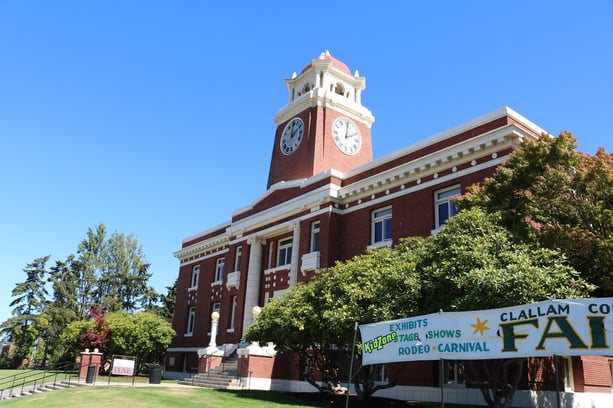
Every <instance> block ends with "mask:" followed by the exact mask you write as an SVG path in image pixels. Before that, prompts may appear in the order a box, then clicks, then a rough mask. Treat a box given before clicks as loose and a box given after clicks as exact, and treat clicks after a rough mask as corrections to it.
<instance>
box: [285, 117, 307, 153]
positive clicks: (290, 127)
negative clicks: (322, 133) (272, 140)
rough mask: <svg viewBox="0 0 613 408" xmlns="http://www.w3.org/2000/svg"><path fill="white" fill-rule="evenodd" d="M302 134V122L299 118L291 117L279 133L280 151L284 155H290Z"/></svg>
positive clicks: (300, 139) (298, 143) (300, 140)
mask: <svg viewBox="0 0 613 408" xmlns="http://www.w3.org/2000/svg"><path fill="white" fill-rule="evenodd" d="M302 136H304V123H303V122H302V119H300V118H294V119H292V120H291V121H290V122H289V123H288V124H287V126H286V127H285V129H284V130H283V134H282V135H281V144H280V148H281V152H282V153H283V154H285V155H290V154H292V153H294V152H295V151H296V149H297V148H298V146H300V142H302Z"/></svg>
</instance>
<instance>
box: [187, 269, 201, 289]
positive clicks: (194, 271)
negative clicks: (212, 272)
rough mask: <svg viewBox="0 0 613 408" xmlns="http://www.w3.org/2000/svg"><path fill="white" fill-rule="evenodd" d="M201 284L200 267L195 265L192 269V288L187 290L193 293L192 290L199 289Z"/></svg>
mask: <svg viewBox="0 0 613 408" xmlns="http://www.w3.org/2000/svg"><path fill="white" fill-rule="evenodd" d="M194 277H195V279H194ZM194 280H195V281H196V282H195V284H194ZM199 282H200V265H194V267H193V268H192V275H191V281H190V287H189V288H187V290H188V291H192V290H196V289H198V283H199Z"/></svg>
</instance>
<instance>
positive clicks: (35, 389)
mask: <svg viewBox="0 0 613 408" xmlns="http://www.w3.org/2000/svg"><path fill="white" fill-rule="evenodd" d="M79 385H82V384H77V383H74V382H70V383H69V382H67V381H60V382H56V383H48V384H40V385H36V386H33V385H27V386H25V387H21V386H19V387H15V388H13V389H12V390H11V389H10V388H9V389H6V390H3V392H2V397H1V398H0V400H4V399H10V398H18V397H23V396H26V395H32V394H38V393H42V392H50V391H56V390H63V389H65V388H72V387H77V386H79Z"/></svg>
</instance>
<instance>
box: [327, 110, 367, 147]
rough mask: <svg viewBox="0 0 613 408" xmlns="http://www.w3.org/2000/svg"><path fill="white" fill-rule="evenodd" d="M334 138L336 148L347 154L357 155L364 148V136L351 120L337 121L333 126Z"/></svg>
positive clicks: (342, 119)
mask: <svg viewBox="0 0 613 408" xmlns="http://www.w3.org/2000/svg"><path fill="white" fill-rule="evenodd" d="M332 138H333V139H334V143H336V147H338V148H339V150H340V151H341V152H343V153H345V154H356V153H357V152H359V151H360V148H361V147H362V135H361V134H360V131H359V129H358V127H357V126H356V125H355V124H354V123H353V122H352V121H350V120H349V119H346V118H340V119H336V120H335V121H334V123H333V124H332Z"/></svg>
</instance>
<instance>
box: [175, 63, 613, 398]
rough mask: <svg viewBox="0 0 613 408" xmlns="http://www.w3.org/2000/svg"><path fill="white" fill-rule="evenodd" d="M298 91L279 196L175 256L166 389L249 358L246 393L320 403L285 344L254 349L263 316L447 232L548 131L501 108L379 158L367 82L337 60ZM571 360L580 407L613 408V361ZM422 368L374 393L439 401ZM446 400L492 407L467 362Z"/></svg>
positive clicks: (283, 135)
mask: <svg viewBox="0 0 613 408" xmlns="http://www.w3.org/2000/svg"><path fill="white" fill-rule="evenodd" d="M285 85H286V87H287V92H288V102H287V105H285V106H284V107H282V108H281V109H280V110H279V112H278V113H277V115H276V116H275V118H274V122H275V124H276V126H277V127H276V131H275V134H274V137H273V138H272V139H273V140H272V142H273V148H272V155H271V159H270V169H269V175H268V185H267V187H266V190H263V192H262V194H261V196H259V197H257V198H255V200H254V201H252V202H251V203H250V204H248V205H247V206H246V207H243V208H239V209H237V210H235V211H234V212H233V213H232V214H231V219H230V220H229V221H227V222H225V223H223V224H221V225H217V226H213V227H210V228H208V229H205V230H203V231H202V232H199V233H197V234H195V235H193V236H191V237H187V238H185V239H184V240H183V243H182V246H181V249H179V250H178V251H176V252H175V256H176V257H177V258H178V259H179V260H180V269H179V280H178V286H177V297H176V309H175V315H174V319H173V327H174V329H175V330H176V332H177V336H176V337H175V338H174V340H173V341H172V344H171V345H170V347H169V348H168V354H167V360H166V376H167V377H175V378H183V377H186V376H187V375H188V373H189V372H191V370H192V369H195V368H198V370H199V371H200V372H204V371H206V370H208V369H209V368H211V367H212V366H214V365H215V364H219V363H220V362H221V359H222V358H223V357H224V356H229V355H231V354H235V353H237V354H238V355H239V376H240V379H241V384H243V385H244V387H245V388H251V389H254V388H256V389H275V390H285V391H300V392H302V391H307V392H312V391H315V389H314V388H313V387H311V386H310V385H308V384H307V383H306V382H305V381H304V380H302V379H301V377H300V373H298V372H296V366H297V365H296V364H295V362H291V361H288V360H287V359H286V358H285V356H283V357H284V358H280V357H281V356H276V352H275V350H274V345H270V346H269V347H259V346H257V345H248V344H244V343H242V342H241V339H242V338H243V335H244V333H245V331H246V330H247V328H248V327H249V325H250V324H251V323H252V322H253V319H254V314H253V311H254V310H256V311H257V309H258V307H263V306H265V305H266V304H267V303H268V302H269V301H270V299H271V298H273V297H277V296H282V295H283V293H285V292H286V291H287V289H288V288H289V287H290V286H293V285H295V284H296V283H297V282H303V281H308V280H309V279H310V278H311V277H313V275H314V274H315V273H316V271H317V270H319V269H320V268H323V267H328V266H331V265H333V264H334V262H335V261H339V260H341V261H342V260H346V259H349V258H351V257H353V256H355V255H358V254H362V253H364V252H365V251H366V250H368V249H369V248H374V247H382V246H390V245H394V244H395V243H397V242H398V240H399V239H400V238H402V237H406V236H427V235H429V234H433V233H436V232H437V230H438V229H439V228H440V226H441V225H442V224H444V223H445V221H446V220H447V219H448V218H449V217H451V216H453V215H454V213H455V208H454V205H453V203H452V202H451V199H452V198H453V197H454V196H457V195H459V194H462V193H463V192H464V191H465V189H466V188H467V187H468V186H470V185H472V184H474V183H479V182H481V181H482V180H484V178H486V177H488V176H490V175H492V174H493V172H494V171H495V169H496V167H497V166H498V165H499V164H500V163H502V162H504V161H505V160H506V159H507V158H508V157H509V154H510V153H511V152H512V151H513V150H515V149H517V148H519V146H520V142H521V141H522V140H524V139H531V138H537V137H538V136H539V135H540V134H541V133H542V132H543V130H542V129H541V128H539V127H538V126H536V125H535V124H534V123H532V122H530V121H529V120H527V119H526V118H524V117H523V116H521V115H519V114H518V113H516V112H514V111H513V110H511V109H509V108H502V109H499V110H496V111H494V112H491V113H488V114H486V115H484V116H481V117H479V118H476V119H474V120H471V121H469V122H467V123H464V124H461V125H459V126H457V127H455V128H453V129H450V130H446V131H443V132H441V133H439V134H436V135H434V136H431V137H429V138H427V139H425V140H423V141H421V142H419V143H416V144H413V145H410V146H407V147H405V148H403V149H401V150H399V151H396V152H394V153H391V154H389V155H387V156H384V157H381V158H378V159H374V160H373V157H372V150H373V149H372V146H373V143H374V142H376V137H375V138H374V139H373V136H372V134H371V127H372V124H373V122H374V120H375V118H374V116H373V114H372V113H371V111H370V110H369V109H367V108H366V107H365V106H363V105H362V99H361V96H362V91H364V89H365V88H366V80H365V78H364V77H362V76H359V74H358V72H357V71H355V73H354V74H352V73H351V71H350V70H349V68H348V67H347V65H345V64H344V63H343V62H341V61H339V60H338V59H336V58H334V57H332V56H331V55H330V54H329V53H328V52H326V53H322V54H321V55H320V56H318V57H317V58H315V59H313V60H312V61H311V62H309V63H308V64H307V65H306V66H305V67H304V68H303V69H302V71H300V73H299V74H298V75H296V74H294V75H293V76H292V77H291V78H289V79H286V80H285ZM205 361H206V363H204V362H205ZM560 362H561V363H563V364H561V366H563V369H564V374H565V375H564V376H563V378H564V387H563V388H564V389H565V391H566V392H567V394H566V396H567V400H572V401H573V403H574V404H575V406H613V399H611V368H610V362H609V360H608V359H606V358H602V357H598V358H594V357H573V358H570V357H569V358H562V359H560ZM549 363H551V362H549ZM415 364H417V366H418V367H419V370H409V371H411V372H412V373H413V376H414V377H410V378H409V377H407V378H404V379H403V381H402V382H401V384H399V385H397V386H396V387H394V388H390V389H386V390H382V391H381V392H378V393H377V394H375V395H376V396H381V397H391V398H399V399H412V400H422V401H438V400H439V398H440V388H439V386H440V384H439V381H440V380H439V378H440V376H439V362H425V363H415ZM549 365H552V364H549ZM544 366H545V367H547V364H545V365H544ZM549 371H550V370H536V369H531V370H528V373H527V374H526V375H527V378H525V380H524V381H523V382H522V383H523V385H522V388H524V390H522V391H519V392H518V393H517V394H516V396H515V400H514V401H515V404H514V405H515V406H537V405H538V400H539V398H542V397H543V396H545V397H546V396H547V395H548V394H547V393H548V392H549V393H551V392H552V391H553V390H555V386H554V384H553V378H552V376H551V373H549ZM415 372H417V373H418V374H417V375H418V376H417V377H415V375H416V374H415ZM384 375H385V373H382V376H384ZM445 390H446V391H445V392H446V397H445V399H446V401H447V402H458V403H465V404H477V405H482V404H483V399H482V397H481V395H480V393H479V391H478V390H476V389H472V388H469V387H466V386H465V385H464V380H463V378H462V371H461V367H458V366H457V365H456V364H450V365H449V366H448V367H446V368H445ZM581 404H585V405H581ZM569 406H570V405H569Z"/></svg>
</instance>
